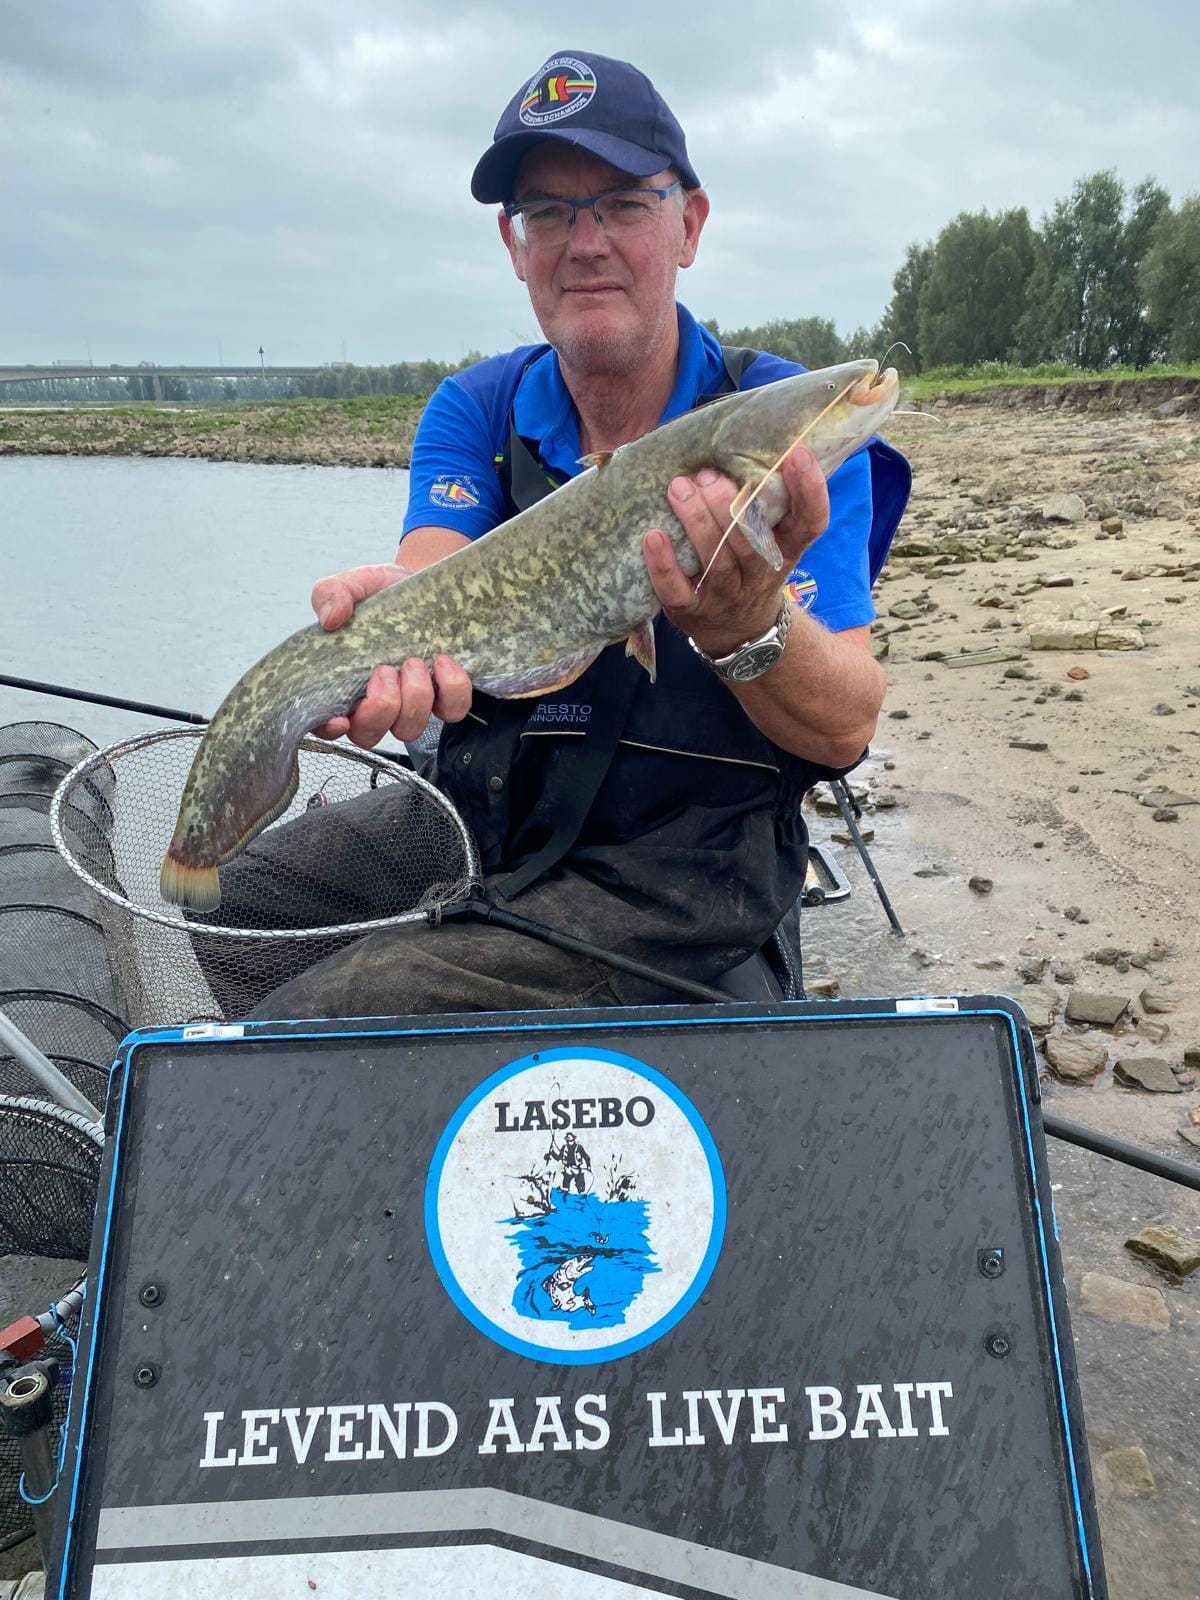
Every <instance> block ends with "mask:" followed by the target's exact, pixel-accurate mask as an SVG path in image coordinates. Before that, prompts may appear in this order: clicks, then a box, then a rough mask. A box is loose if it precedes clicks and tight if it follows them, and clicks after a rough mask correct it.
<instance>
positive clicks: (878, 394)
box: [846, 361, 900, 406]
mask: <svg viewBox="0 0 1200 1600" xmlns="http://www.w3.org/2000/svg"><path fill="white" fill-rule="evenodd" d="M899 392H900V375H899V373H898V372H897V371H896V369H895V367H884V369H883V371H882V372H880V370H879V363H878V362H877V361H872V362H871V363H870V370H869V371H868V372H866V373H864V374H863V376H862V377H861V378H859V379H857V380H856V381H855V382H854V383H852V384H851V385H850V387H849V389H848V390H847V391H846V399H847V400H849V402H850V404H851V405H852V406H876V405H889V404H892V403H894V402H895V400H896V398H897V396H898V395H899Z"/></svg>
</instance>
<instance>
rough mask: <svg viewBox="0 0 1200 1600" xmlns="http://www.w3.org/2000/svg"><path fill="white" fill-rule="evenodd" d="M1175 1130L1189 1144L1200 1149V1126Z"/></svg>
mask: <svg viewBox="0 0 1200 1600" xmlns="http://www.w3.org/2000/svg"><path fill="white" fill-rule="evenodd" d="M1175 1132H1176V1133H1177V1134H1178V1135H1179V1137H1180V1138H1181V1139H1185V1140H1186V1141H1187V1143H1188V1144H1190V1145H1194V1146H1195V1147H1196V1149H1197V1150H1200V1128H1192V1127H1184V1128H1176V1129H1175Z"/></svg>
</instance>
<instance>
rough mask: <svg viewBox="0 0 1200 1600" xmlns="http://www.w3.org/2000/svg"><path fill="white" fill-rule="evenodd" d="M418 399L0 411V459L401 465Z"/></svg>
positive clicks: (419, 403)
mask: <svg viewBox="0 0 1200 1600" xmlns="http://www.w3.org/2000/svg"><path fill="white" fill-rule="evenodd" d="M424 409H425V400H424V398H409V397H407V396H405V397H378V398H362V399H353V400H283V401H275V402H269V403H265V404H254V403H252V402H243V403H242V404H240V405H238V404H234V405H187V404H182V405H180V406H179V407H177V408H171V407H167V406H163V405H153V406H151V405H147V406H120V407H112V406H107V405H101V406H95V407H90V406H80V407H78V408H77V409H73V410H62V409H51V407H49V406H47V407H46V408H45V409H44V410H43V409H38V410H32V411H26V410H22V411H6V412H0V456H12V455H21V456H149V457H155V456H169V457H183V458H192V459H195V460H203V461H240V462H250V463H256V464H265V465H269V464H283V465H296V466H322V467H407V466H408V464H409V461H410V459H411V455H412V441H413V435H414V434H415V433H416V431H417V423H418V422H419V421H420V419H421V413H422V412H423V411H424Z"/></svg>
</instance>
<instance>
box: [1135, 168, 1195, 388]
mask: <svg viewBox="0 0 1200 1600" xmlns="http://www.w3.org/2000/svg"><path fill="white" fill-rule="evenodd" d="M1138 283H1139V286H1140V288H1141V292H1142V294H1143V295H1144V297H1145V300H1146V305H1147V307H1148V311H1149V317H1150V321H1151V323H1152V324H1154V325H1155V326H1157V327H1158V328H1159V329H1161V330H1162V333H1163V335H1164V339H1165V344H1166V351H1167V354H1168V355H1169V356H1170V357H1171V359H1172V360H1173V361H1200V194H1193V195H1189V196H1188V197H1187V199H1186V200H1184V201H1183V202H1182V203H1181V205H1180V207H1179V209H1178V210H1177V211H1167V212H1165V213H1164V214H1163V215H1162V216H1161V217H1160V218H1159V220H1158V223H1157V224H1156V226H1155V228H1154V232H1153V234H1152V235H1151V239H1150V246H1149V248H1148V250H1147V251H1146V254H1145V256H1144V257H1143V260H1142V264H1141V269H1140V271H1139V273H1138Z"/></svg>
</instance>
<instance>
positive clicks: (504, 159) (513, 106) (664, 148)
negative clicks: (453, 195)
mask: <svg viewBox="0 0 1200 1600" xmlns="http://www.w3.org/2000/svg"><path fill="white" fill-rule="evenodd" d="M543 139H562V140H563V141H564V142H565V143H566V144H572V145H577V146H578V147H579V148H581V149H583V150H587V151H590V153H591V154H592V155H594V156H599V157H600V159H601V160H602V161H607V162H608V163H609V164H610V165H611V166H614V167H618V168H619V169H620V170H621V171H622V172H628V173H629V174H630V176H631V177H635V178H648V177H650V175H651V174H652V173H655V172H660V171H661V170H662V169H663V167H674V168H675V170H676V171H677V172H678V173H679V176H680V177H681V178H682V179H683V185H684V188H685V189H698V188H699V187H700V179H699V178H698V177H697V176H696V174H695V172H694V170H693V168H692V164H691V162H690V161H689V160H688V153H687V141H686V139H685V138H684V136H683V129H682V128H681V127H680V126H679V124H678V122H677V121H676V120H675V117H674V115H673V114H672V112H671V108H670V106H668V104H667V102H666V101H665V100H664V99H663V97H662V95H660V94H659V92H658V90H657V89H656V88H655V87H654V85H653V84H652V83H651V82H650V79H649V78H648V77H647V76H646V74H645V73H644V72H639V71H638V69H637V68H636V67H633V66H630V64H629V62H628V61H614V60H612V59H611V58H610V57H609V56H598V55H593V54H591V53H590V52H587V51H582V52H579V53H576V52H574V51H568V50H564V51H561V52H560V53H559V54H557V55H554V56H551V57H550V59H549V61H546V62H544V63H543V65H542V66H540V67H539V68H538V70H537V71H536V72H535V73H534V75H533V77H532V78H530V80H529V82H528V83H527V84H526V85H525V87H524V88H523V89H520V90H518V92H517V93H516V94H515V95H514V96H513V97H512V99H511V100H510V101H509V102H508V104H507V106H505V108H504V113H503V115H502V116H501V118H500V121H499V122H498V123H497V124H496V131H495V133H494V134H493V135H492V147H491V149H490V150H488V151H487V153H486V154H485V155H484V156H483V157H482V159H481V160H480V162H479V164H478V166H477V167H476V168H475V171H474V173H473V175H472V177H471V193H472V194H473V195H474V196H475V198H476V200H482V201H483V202H484V203H485V204H486V203H489V202H496V201H499V202H504V201H507V200H511V199H512V192H513V183H514V181H515V179H516V175H517V167H518V166H519V165H520V162H521V157H522V156H523V155H524V154H525V152H526V151H527V150H530V149H532V148H533V146H534V145H536V144H540V143H541V141H542V140H543Z"/></svg>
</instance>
